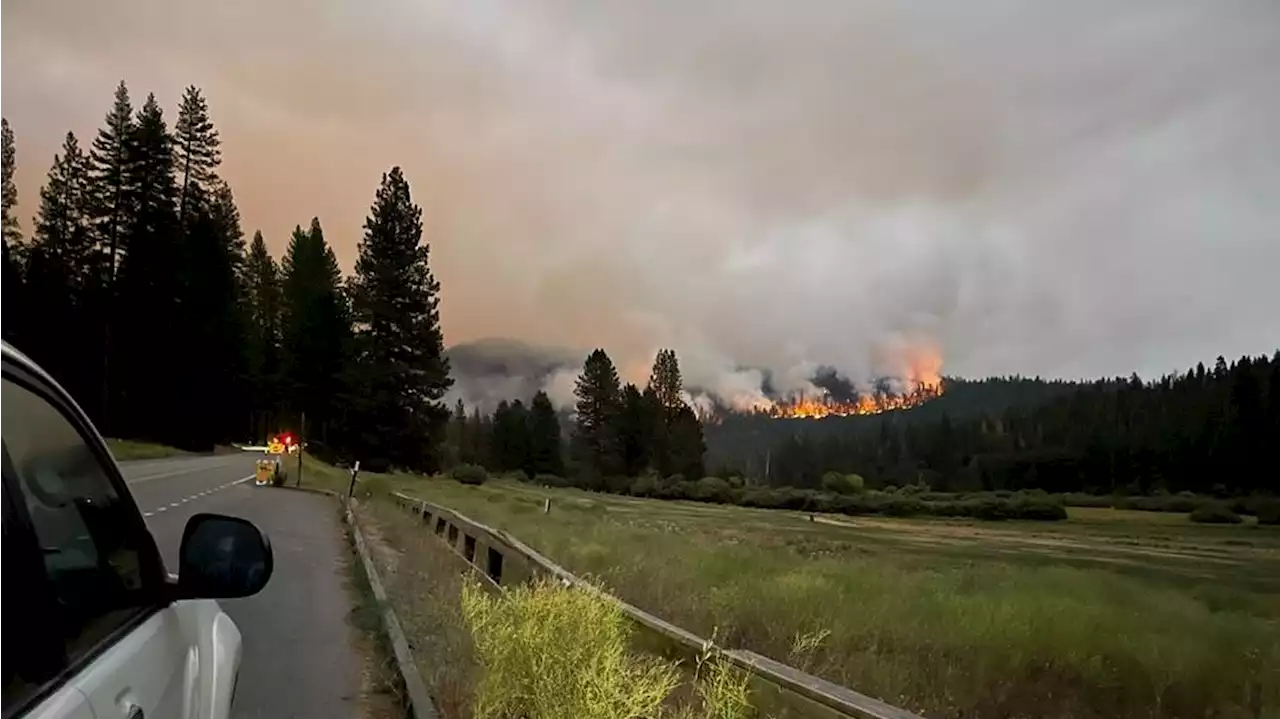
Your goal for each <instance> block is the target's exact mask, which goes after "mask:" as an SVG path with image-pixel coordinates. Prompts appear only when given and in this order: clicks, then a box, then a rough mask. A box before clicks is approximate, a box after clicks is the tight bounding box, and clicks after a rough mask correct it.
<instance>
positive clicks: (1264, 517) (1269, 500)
mask: <svg viewBox="0 0 1280 719" xmlns="http://www.w3.org/2000/svg"><path fill="white" fill-rule="evenodd" d="M1253 514H1254V516H1256V517H1257V518H1258V524H1280V498H1276V497H1258V498H1257V499H1256V500H1255V501H1254V503H1253Z"/></svg>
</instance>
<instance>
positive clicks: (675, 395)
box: [648, 349, 684, 411]
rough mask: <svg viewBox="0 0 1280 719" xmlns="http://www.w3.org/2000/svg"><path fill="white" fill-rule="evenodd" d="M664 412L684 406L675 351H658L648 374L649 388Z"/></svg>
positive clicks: (682, 386) (681, 383)
mask: <svg viewBox="0 0 1280 719" xmlns="http://www.w3.org/2000/svg"><path fill="white" fill-rule="evenodd" d="M648 389H651V390H653V393H654V395H655V396H656V397H657V399H658V403H659V405H660V406H661V407H662V408H663V409H665V410H670V411H674V410H678V409H679V408H680V407H681V406H682V405H684V397H683V393H684V382H683V381H682V380H681V379H680V361H679V360H677V359H676V352H675V350H669V349H662V350H658V355H657V356H656V357H654V359H653V370H652V371H651V372H650V373H649V387H648Z"/></svg>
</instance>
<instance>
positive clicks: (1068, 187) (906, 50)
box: [3, 0, 1280, 401]
mask: <svg viewBox="0 0 1280 719" xmlns="http://www.w3.org/2000/svg"><path fill="white" fill-rule="evenodd" d="M3 20H4V22H3V60H4V62H3V81H4V112H5V114H6V116H7V117H8V118H9V120H10V122H11V123H12V124H13V125H14V127H15V130H16V132H17V134H18V142H19V152H20V156H19V162H20V164H21V174H20V179H21V181H22V185H21V192H22V199H23V204H22V206H21V208H20V209H21V211H22V213H23V214H24V216H25V215H28V214H29V213H30V212H31V211H32V210H33V208H34V198H35V197H36V191H35V189H36V186H37V184H38V182H39V178H40V176H41V175H42V173H43V172H44V170H46V169H47V166H48V162H49V160H50V159H51V157H52V153H53V152H54V151H55V149H56V146H57V143H58V140H59V138H60V135H61V133H62V132H64V131H65V129H73V130H75V131H77V132H78V133H79V134H81V136H82V141H83V140H87V136H88V135H89V134H90V133H91V132H92V130H93V129H95V128H96V127H97V126H98V125H99V123H100V122H101V118H102V115H103V114H104V113H105V111H106V109H107V106H108V104H109V100H110V93H111V90H112V87H113V85H114V83H115V81H116V80H117V79H119V78H120V77H124V78H127V79H128V80H129V81H130V83H131V87H132V88H133V89H134V92H135V95H137V96H141V95H143V94H144V93H145V92H146V91H147V90H151V89H154V90H155V91H156V92H157V94H158V95H159V97H160V99H161V101H162V102H163V103H165V105H166V106H167V107H170V108H172V107H174V106H175V104H176V100H177V98H178V96H179V94H180V91H181V87H182V86H183V85H184V84H187V83H195V84H198V85H200V86H202V87H204V88H205V90H206V92H207V94H208V96H209V98H210V101H211V105H212V110H213V113H214V119H215V121H216V122H217V123H218V126H219V129H220V130H221V132H222V136H223V139H224V143H225V147H224V155H225V157H226V165H225V167H224V174H225V175H226V176H227V177H228V179H229V180H230V181H231V183H232V185H233V187H234V188H235V191H236V196H237V199H238V201H239V203H240V205H241V209H242V213H243V216H244V219H245V223H246V227H247V228H248V229H250V230H252V229H253V228H255V227H261V228H262V229H263V231H264V233H265V234H266V235H267V238H268V240H269V242H270V243H271V244H272V245H273V246H274V247H275V248H277V249H280V248H282V247H283V245H284V243H285V239H286V236H287V232H288V229H289V228H291V227H292V226H293V225H294V224H298V223H303V224H305V222H306V221H307V220H308V219H309V218H310V217H311V216H312V215H315V214H319V215H320V216H321V219H322V221H323V222H324V224H325V227H326V236H327V237H329V238H330V239H331V241H332V242H334V244H335V246H336V249H337V252H338V255H339V257H340V258H341V260H342V262H343V264H344V266H347V267H350V266H351V265H352V264H353V263H354V258H355V246H356V242H357V240H358V238H359V234H360V226H361V223H362V221H363V217H364V214H365V212H366V211H367V208H368V204H369V202H370V200H371V198H372V194H373V190H374V187H375V186H376V183H377V179H378V176H379V173H380V172H382V171H384V170H385V169H387V168H388V167H389V166H390V165H392V164H400V165H403V166H404V167H405V170H406V173H407V175H408V177H409V179H410V181H411V182H412V184H413V189H414V193H415V198H416V199H417V200H418V201H419V202H420V203H421V204H422V205H423V206H424V210H425V214H426V222H427V233H428V235H429V239H430V240H431V241H432V243H433V244H432V252H433V254H432V259H433V263H434V267H435V270H436V272H437V274H438V276H439V278H440V279H441V281H442V283H443V287H444V289H443V292H444V295H443V298H444V299H443V304H442V310H443V313H444V321H445V330H446V336H447V339H448V340H449V341H450V342H451V343H453V342H465V341H469V340H474V339H477V338H483V337H510V338H516V339H521V340H525V341H528V342H534V343H540V344H545V345H549V346H557V347H561V346H563V347H574V348H590V347H594V346H604V347H606V348H607V349H608V350H609V352H610V354H611V355H612V356H613V357H614V358H615V360H616V361H617V362H618V364H619V366H620V368H621V371H622V372H623V374H624V375H625V376H627V377H628V378H629V379H633V380H640V379H643V377H644V375H645V374H646V373H647V369H648V363H649V362H650V361H651V359H652V356H653V353H654V351H655V350H656V349H657V348H658V347H662V346H670V347H674V348H676V349H677V350H678V352H679V353H680V356H681V359H682V362H683V365H684V368H685V374H686V377H687V378H688V379H689V380H690V381H691V382H696V383H697V384H698V385H699V386H703V387H714V386H723V387H724V388H725V391H726V392H727V391H729V389H730V388H732V387H735V386H738V385H740V386H741V387H742V388H743V389H744V391H745V390H746V389H749V388H750V387H751V386H752V381H753V380H755V379H757V378H756V377H755V376H753V375H751V372H752V371H754V370H749V369H743V368H763V369H767V370H769V372H770V377H771V380H772V381H774V382H779V383H788V382H790V383H792V384H799V383H801V382H808V381H810V380H811V378H812V372H811V371H810V370H812V369H814V368H816V367H817V366H819V365H831V366H835V367H837V368H839V369H840V371H841V372H842V373H844V374H846V375H847V376H849V377H851V378H853V379H855V380H860V381H861V380H865V379H867V378H870V377H874V376H878V375H881V374H885V373H893V374H898V375H904V374H906V373H908V372H909V371H911V365H912V363H913V362H916V361H917V360H918V358H919V356H920V353H921V351H922V348H924V349H928V348H937V350H939V351H940V353H941V354H942V356H943V357H944V358H945V367H944V370H945V371H947V372H952V373H956V374H964V375H985V374H991V373H1013V372H1021V373H1025V374H1043V375H1058V376H1070V377H1075V376H1084V375H1097V374H1109V375H1114V374H1128V373H1129V372H1130V371H1132V370H1137V371H1139V372H1142V373H1144V374H1148V375H1149V374H1155V373H1159V372H1163V371H1169V370H1172V369H1175V368H1179V367H1185V366H1186V365H1188V364H1190V363H1193V362H1195V361H1196V360H1200V359H1208V358H1210V357H1212V356H1214V355H1217V354H1218V353H1223V354H1226V355H1229V356H1231V355H1239V354H1241V353H1245V352H1251V353H1257V352H1263V351H1270V350H1272V349H1274V348H1275V346H1276V344H1277V343H1278V342H1280V313H1277V312H1275V311H1274V308H1275V307H1277V306H1280V283H1277V282H1276V281H1275V279H1274V272H1275V270H1274V268H1275V267H1277V266H1280V205H1277V203H1276V202H1275V201H1274V198H1275V197H1276V195H1277V192H1278V191H1280V143H1277V142H1276V141H1275V136H1274V129H1275V128H1276V127H1280V95H1277V93H1276V92H1275V91H1274V82H1275V77H1274V68H1275V67H1280V8H1278V7H1277V6H1276V5H1275V3H1271V2H1267V1H1266V0H1257V1H1255V2H1250V1H1248V0H1240V1H1224V2H1217V3H1209V4H1206V3H1200V2H1195V1H1194V0H1168V1H1167V2H1162V3H1142V4H1132V3H1129V4H1116V3H1107V2H1077V3H1069V4H1043V3H1041V4H1025V3H1010V2H1003V1H997V0H988V1H986V2H980V3H965V4H964V6H963V7H960V6H954V7H953V6H952V5H951V4H948V3H937V2H924V1H923V0H920V1H918V2H909V1H903V2H895V3H887V2H871V3H846V2H837V1H835V0H823V1H818V0H809V1H808V2H803V3H799V4H797V3H789V4H779V3H775V2H767V1H765V0H700V1H699V2H696V3H676V2H667V1H659V2H647V3H634V2H621V1H620V0H593V1H587V0H577V1H574V0H547V1H546V2H539V3H528V2H518V1H517V0H477V1H475V2H466V3H459V2H452V1H450V0H415V1H413V2H410V1H409V0H371V2H366V3H355V2H348V1H346V0H343V1H339V0H321V1H320V2H316V3H308V4H304V5H297V4H293V3H283V2H259V1H256V0H225V2H220V3H214V4H213V5H210V4H208V3H196V2H191V1H187V0H182V1H177V2H175V1H173V0H165V1H164V2H162V1H161V0H133V1H131V2H127V3H107V4H104V3H95V2H90V1H89V0H79V1H76V2H64V3H48V2H35V1H34V0H25V1H24V0H15V1H12V2H7V3H5V4H4V6H3ZM160 59H162V61H161V60H160ZM26 226H27V227H30V223H29V222H27V223H26ZM560 385H565V381H564V378H561V381H560V382H559V384H558V385H557V386H560ZM568 386H571V385H568ZM754 387H755V388H756V389H757V390H758V389H759V387H760V384H759V383H758V382H756V383H755V384H754ZM562 389H563V387H562ZM743 396H744V397H745V396H749V395H743ZM744 401H745V400H744Z"/></svg>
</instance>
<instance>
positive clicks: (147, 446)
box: [107, 439, 186, 462]
mask: <svg viewBox="0 0 1280 719" xmlns="http://www.w3.org/2000/svg"><path fill="white" fill-rule="evenodd" d="M107 448H108V449H110V450H111V454H112V455H113V456H115V458H116V461H118V462H127V461H129V460H131V459H160V458H162V457H178V456H181V455H183V454H186V452H183V451H182V450H180V449H175V448H173V447H168V446H165V445H163V444H154V443H152V442H139V441H137V440H133V439H108V440H107Z"/></svg>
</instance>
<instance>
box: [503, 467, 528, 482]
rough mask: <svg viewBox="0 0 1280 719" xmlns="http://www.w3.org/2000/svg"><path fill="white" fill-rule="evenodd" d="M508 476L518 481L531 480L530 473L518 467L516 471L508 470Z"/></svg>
mask: <svg viewBox="0 0 1280 719" xmlns="http://www.w3.org/2000/svg"><path fill="white" fill-rule="evenodd" d="M507 477H508V478H509V479H514V480H516V481H517V482H528V481H529V473H528V472H526V471H524V470H523V469H517V470H515V471H514V472H507Z"/></svg>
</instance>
